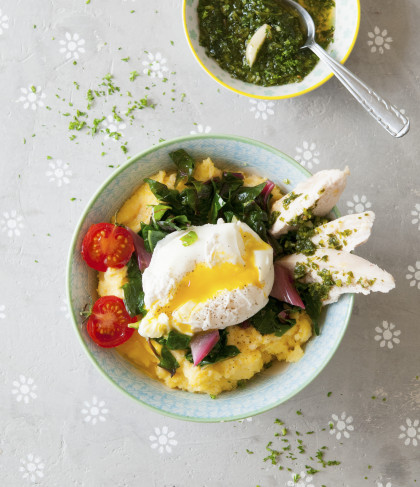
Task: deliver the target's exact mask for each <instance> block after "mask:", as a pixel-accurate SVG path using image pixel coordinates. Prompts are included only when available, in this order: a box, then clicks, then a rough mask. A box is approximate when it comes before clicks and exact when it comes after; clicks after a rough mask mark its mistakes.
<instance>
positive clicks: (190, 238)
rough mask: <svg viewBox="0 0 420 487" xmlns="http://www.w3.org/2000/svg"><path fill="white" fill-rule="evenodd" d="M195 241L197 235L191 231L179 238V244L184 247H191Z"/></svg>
mask: <svg viewBox="0 0 420 487" xmlns="http://www.w3.org/2000/svg"><path fill="white" fill-rule="evenodd" d="M197 239H198V235H197V234H196V233H195V232H194V231H193V230H191V231H190V232H188V233H186V234H185V235H184V236H183V237H181V242H182V245H183V246H184V247H188V246H189V245H192V244H193V243H194V242H195V241H196V240H197Z"/></svg>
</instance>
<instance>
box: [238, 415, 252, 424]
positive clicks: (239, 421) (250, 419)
mask: <svg viewBox="0 0 420 487" xmlns="http://www.w3.org/2000/svg"><path fill="white" fill-rule="evenodd" d="M245 421H246V422H247V423H250V422H252V417H251V418H244V419H238V423H241V424H242V423H243V422H245Z"/></svg>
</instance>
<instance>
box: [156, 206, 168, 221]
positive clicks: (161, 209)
mask: <svg viewBox="0 0 420 487" xmlns="http://www.w3.org/2000/svg"><path fill="white" fill-rule="evenodd" d="M170 209H171V207H170V206H167V205H153V214H152V219H153V221H154V222H157V221H159V220H162V218H163V215H164V214H165V213H166V212H167V211H168V210H170Z"/></svg>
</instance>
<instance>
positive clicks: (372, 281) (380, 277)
mask: <svg viewBox="0 0 420 487" xmlns="http://www.w3.org/2000/svg"><path fill="white" fill-rule="evenodd" d="M279 262H280V263H281V264H282V265H283V266H285V267H286V268H287V269H289V271H290V272H292V273H293V272H294V271H295V267H296V265H297V264H302V265H303V266H304V270H306V274H305V276H304V277H302V278H301V279H299V281H301V282H305V283H310V282H319V283H322V282H323V280H322V277H321V276H320V275H319V272H321V271H322V270H324V269H325V270H327V271H329V272H330V273H331V276H332V278H333V280H334V282H335V283H336V285H335V286H334V287H332V288H331V290H330V292H329V295H328V297H327V299H325V300H324V302H323V304H330V303H335V302H336V301H337V300H338V298H339V297H340V295H341V294H345V293H362V294H369V293H371V292H381V293H387V292H389V291H391V289H394V287H395V281H394V278H393V277H392V276H391V274H389V273H388V272H386V271H384V270H382V269H381V268H379V267H378V266H377V265H375V264H372V263H371V262H369V261H367V260H365V259H362V258H361V257H359V256H357V255H354V254H350V253H348V252H343V251H340V250H334V249H320V250H317V251H316V252H315V254H314V255H311V256H306V255H303V254H292V255H288V256H286V257H283V258H282V259H280V261H279Z"/></svg>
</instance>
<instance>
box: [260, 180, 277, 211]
mask: <svg viewBox="0 0 420 487" xmlns="http://www.w3.org/2000/svg"><path fill="white" fill-rule="evenodd" d="M274 186H275V184H274V183H273V181H270V180H269V179H268V180H267V181H266V183H265V186H264V189H263V190H262V191H261V195H262V196H263V198H264V205H267V201H268V197H269V196H270V193H271V191H273V188H274Z"/></svg>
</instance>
